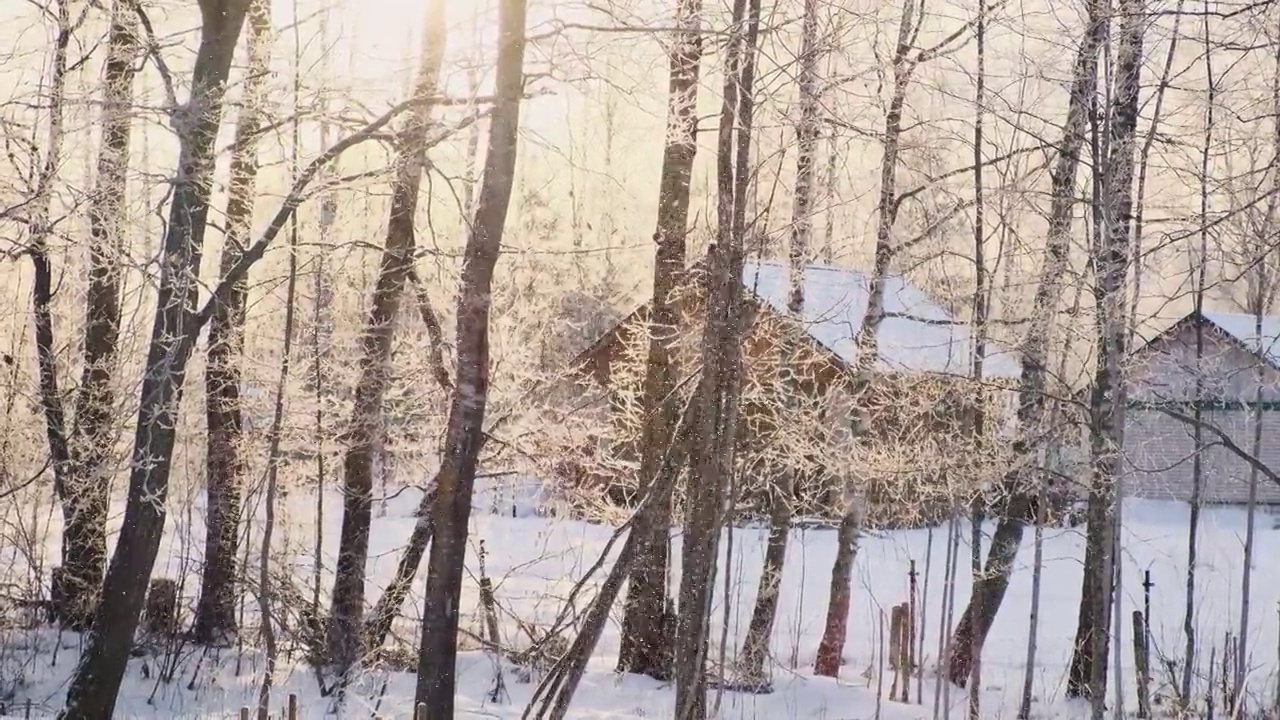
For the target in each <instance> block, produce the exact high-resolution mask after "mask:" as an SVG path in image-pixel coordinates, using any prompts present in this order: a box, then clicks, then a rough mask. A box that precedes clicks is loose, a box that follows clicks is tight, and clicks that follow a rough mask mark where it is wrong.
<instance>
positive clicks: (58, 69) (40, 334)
mask: <svg viewBox="0 0 1280 720" xmlns="http://www.w3.org/2000/svg"><path fill="white" fill-rule="evenodd" d="M57 20H58V35H57V38H56V39H55V40H54V44H53V58H52V64H53V68H52V70H51V77H50V78H49V90H48V97H49V135H48V145H47V147H46V148H45V156H44V159H43V162H41V167H40V172H39V175H38V176H37V178H36V187H35V190H34V192H33V193H32V197H31V199H30V203H31V217H30V218H29V219H28V221H27V231H28V235H29V236H30V240H29V244H28V246H27V247H28V252H29V253H30V255H31V264H32V266H33V270H34V278H33V283H32V289H31V306H32V307H31V310H32V316H33V325H34V331H35V346H36V364H37V372H38V374H39V378H40V405H41V409H42V410H43V411H44V419H45V436H46V437H47V438H48V442H49V460H50V464H51V465H52V469H53V487H54V492H55V493H56V494H57V496H58V498H59V499H60V500H61V501H62V503H63V508H64V510H63V512H64V514H65V513H66V512H67V508H69V507H70V508H74V506H75V504H76V503H74V502H73V499H74V497H73V496H74V494H75V493H74V492H73V489H72V488H70V487H68V485H69V482H68V475H69V474H70V472H71V456H70V451H69V450H68V447H67V428H66V425H67V423H66V412H65V408H64V404H63V402H62V393H61V391H60V390H59V389H58V357H57V350H56V348H55V343H54V329H53V310H52V305H53V268H52V266H51V265H50V263H49V248H48V244H49V237H50V236H51V235H52V234H53V228H52V227H50V223H49V212H50V203H51V202H52V192H53V183H54V180H56V179H57V174H58V170H59V168H61V167H62V143H63V136H64V131H63V120H64V118H63V108H64V105H65V103H66V86H67V48H68V47H69V46H70V44H71V36H72V34H73V32H74V29H73V26H72V21H71V16H70V11H69V9H68V3H67V2H65V1H62V2H58V3H57ZM6 358H7V356H6ZM72 512H73V513H74V510H72ZM64 542H65V539H64ZM67 551H68V548H66V547H65V546H64V548H63V552H64V555H65V553H66V552H67ZM77 569H78V570H80V571H81V572H84V569H83V568H77ZM71 570H72V569H71V568H68V569H67V570H66V571H60V572H59V580H58V585H59V586H60V587H59V588H58V595H60V596H72V593H78V595H79V597H84V596H85V595H86V594H87V593H88V590H87V589H85V588H78V589H77V590H72V591H71V592H68V593H64V592H63V586H69V585H71V584H72V583H71V582H70V580H69V579H68V580H66V581H64V580H62V576H63V575H64V574H66V573H67V572H69V571H71ZM68 589H69V588H68ZM93 589H94V590H97V589H98V588H97V586H96V585H95V586H94V588H93ZM63 606H64V609H70V608H71V607H72V606H71V605H70V604H69V603H68V602H64V603H63ZM71 612H72V613H73V614H79V612H82V611H76V610H72V611H71Z"/></svg>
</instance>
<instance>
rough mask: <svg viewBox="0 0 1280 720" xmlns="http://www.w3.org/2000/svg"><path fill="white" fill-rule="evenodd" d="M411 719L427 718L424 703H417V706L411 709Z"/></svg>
mask: <svg viewBox="0 0 1280 720" xmlns="http://www.w3.org/2000/svg"><path fill="white" fill-rule="evenodd" d="M413 720H427V704H426V703H418V708H417V709H416V710H414V711H413Z"/></svg>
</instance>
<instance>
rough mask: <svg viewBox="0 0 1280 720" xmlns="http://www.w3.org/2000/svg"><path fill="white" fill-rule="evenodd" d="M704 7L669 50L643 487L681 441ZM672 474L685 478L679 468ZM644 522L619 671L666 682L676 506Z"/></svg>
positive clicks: (696, 4)
mask: <svg viewBox="0 0 1280 720" xmlns="http://www.w3.org/2000/svg"><path fill="white" fill-rule="evenodd" d="M701 26H702V0H678V4H677V6H676V27H678V28H680V29H681V30H682V32H680V33H678V34H676V35H675V36H674V37H673V38H672V43H673V44H672V47H671V49H670V51H669V62H670V71H669V73H670V79H669V83H668V91H667V138H666V144H665V145H664V147H663V154H662V176H661V185H660V186H659V188H658V221H657V228H656V230H655V231H654V242H655V243H656V245H657V248H656V251H655V254H654V266H653V299H652V301H651V303H650V308H651V309H650V313H651V314H650V316H649V333H650V336H649V357H648V362H647V364H646V367H645V381H644V383H645V384H644V401H643V402H644V405H643V408H644V420H643V425H642V429H641V443H642V444H641V451H640V452H641V455H640V481H641V483H642V484H643V485H644V486H645V487H653V486H655V485H656V484H660V483H661V482H662V479H661V478H659V477H657V475H658V473H659V472H660V470H661V469H662V468H664V467H669V465H668V464H667V463H664V462H663V458H664V456H665V455H666V453H667V448H668V447H670V445H671V443H672V442H673V441H674V433H675V425H676V420H677V417H676V416H677V415H678V413H679V398H678V397H677V395H676V393H675V388H676V383H677V382H678V380H679V376H680V366H679V364H678V362H677V358H676V348H677V345H678V334H679V332H680V328H679V321H680V318H679V313H678V309H677V307H676V297H675V293H676V291H677V290H678V288H679V284H680V277H681V275H682V274H683V272H684V265H685V235H686V232H687V226H688V223H689V189H690V185H689V183H690V178H691V176H692V173H693V160H694V155H695V153H696V152H697V139H696V130H697V127H696V126H697V105H698V75H699V69H700V65H701V59H702V39H701V36H700V35H699V31H700V28H701ZM668 472H678V468H671V469H669V470H668ZM651 508H652V509H651V510H650V511H648V512H646V513H644V514H643V515H641V516H638V517H637V518H636V522H635V524H634V525H633V526H632V529H631V533H632V536H633V537H635V539H636V542H638V543H639V545H638V550H637V554H636V562H635V564H634V565H633V566H632V568H631V570H630V572H629V573H628V577H627V596H626V600H625V602H624V612H623V619H622V646H621V649H620V650H619V653H618V670H619V671H620V672H634V673H641V674H644V675H648V676H650V677H654V678H659V679H665V678H669V677H670V674H671V649H672V640H673V639H672V638H671V637H669V632H668V628H670V627H671V625H670V622H668V618H667V598H668V591H667V570H668V565H669V560H668V556H669V553H670V530H671V503H670V499H669V498H668V499H667V502H664V503H652V504H651Z"/></svg>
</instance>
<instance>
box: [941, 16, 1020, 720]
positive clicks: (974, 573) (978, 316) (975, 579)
mask: <svg viewBox="0 0 1280 720" xmlns="http://www.w3.org/2000/svg"><path fill="white" fill-rule="evenodd" d="M986 28H987V3H986V0H978V18H977V22H976V23H975V28H974V39H975V40H976V42H977V55H978V57H977V64H978V68H977V88H976V91H975V94H974V105H975V113H974V121H973V274H974V290H973V306H972V320H971V322H970V324H971V325H972V327H973V329H972V331H971V332H972V333H973V353H972V374H973V381H974V383H976V384H977V387H978V388H981V387H982V381H983V378H982V376H983V366H984V363H985V362H986V354H987V307H988V305H989V300H990V297H989V295H990V291H989V290H988V286H987V261H986V254H987V253H986V248H987V237H986V232H987V230H986V223H985V220H986V218H985V217H984V214H983V213H984V211H985V210H986V204H985V200H986V198H985V197H984V195H983V182H982V181H983V179H984V178H983V160H982V146H983V140H984V138H983V129H984V128H983V120H984V111H985V109H986V108H985V103H986V89H987V53H986V43H987V29H986ZM986 422H987V414H986V409H985V408H984V407H983V403H982V400H979V401H978V402H977V403H976V404H975V405H974V413H973V435H974V450H975V451H977V452H978V453H981V452H982V449H983V445H984V444H985V441H986V437H985V436H986ZM982 505H983V498H982V496H981V494H978V495H976V496H975V497H974V500H973V521H972V536H973V540H972V542H971V543H970V545H969V550H970V573H971V582H972V583H973V587H975V588H977V587H981V586H982V584H983V580H984V579H985V574H984V573H983V568H982V520H983V516H984V515H985V512H984V511H983V507H982ZM1021 530H1022V528H1021V526H1019V527H1018V533H1017V534H1016V536H1013V537H1007V538H999V539H1000V540H1003V541H1004V542H1005V543H1006V544H1007V546H1008V548H1009V549H1007V550H1003V554H1004V555H1005V556H1010V557H1009V560H1008V562H1010V563H1012V560H1013V558H1014V557H1017V554H1018V545H1020V544H1021V542H1022V532H1021ZM996 540H997V538H992V547H991V550H992V551H993V552H994V551H995V549H996V548H995V542H996ZM997 566H998V563H997ZM992 569H995V567H993V568H992ZM1007 587H1008V584H1007V583H1006V584H1005V588H1007ZM1005 588H1000V587H998V586H994V585H993V586H992V587H991V588H990V591H992V594H995V592H997V591H998V592H999V594H1000V595H1002V596H1003V594H1004V590H1005ZM969 604H970V607H971V608H972V610H973V614H974V616H975V618H977V619H978V620H981V619H983V618H986V617H989V616H988V615H987V613H984V612H983V608H984V607H985V606H986V604H987V598H986V597H985V596H984V594H983V593H974V595H973V597H972V599H971V600H970V603H969ZM960 623H961V625H963V624H964V617H963V616H961V618H960ZM990 628H991V625H990V623H982V622H977V623H975V624H974V627H971V628H970V631H969V642H968V643H966V644H965V645H964V649H965V653H964V654H965V655H967V658H968V661H969V680H970V683H969V718H970V720H979V717H980V710H981V697H982V695H981V693H982V643H983V641H984V640H986V636H987V631H988V630H990ZM957 634H959V633H957ZM953 647H955V646H953Z"/></svg>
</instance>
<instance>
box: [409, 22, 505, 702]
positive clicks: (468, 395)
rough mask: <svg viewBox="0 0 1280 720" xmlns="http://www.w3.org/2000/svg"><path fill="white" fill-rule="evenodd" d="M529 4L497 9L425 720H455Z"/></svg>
mask: <svg viewBox="0 0 1280 720" xmlns="http://www.w3.org/2000/svg"><path fill="white" fill-rule="evenodd" d="M526 10H527V7H526V0H502V2H501V3H500V5H499V12H498V36H499V44H498V58H497V68H496V71H495V78H494V85H495V89H496V92H495V94H496V98H495V102H494V109H493V114H492V116H491V118H490V124H489V141H488V150H487V152H486V154H485V165H484V176H483V178H482V180H481V185H480V194H479V196H478V197H477V198H476V207H475V217H474V221H473V222H472V224H471V233H470V236H469V237H468V238H467V245H466V249H465V251H464V255H463V265H462V280H461V288H460V290H459V294H458V307H457V318H458V319H457V331H456V336H457V358H458V360H457V364H458V368H457V373H456V381H455V386H454V392H453V399H452V402H451V403H450V407H449V420H448V425H447V429H446V436H445V448H444V457H443V459H442V463H441V465H442V467H441V472H440V482H439V486H438V488H437V491H436V498H435V504H434V508H433V513H432V515H433V520H434V521H435V525H436V527H435V535H434V538H433V540H432V543H431V551H430V556H429V559H428V561H427V592H426V595H425V598H424V601H423V612H422V640H421V643H420V645H419V651H418V653H419V654H418V682H417V689H416V693H415V699H414V702H415V703H418V704H419V705H421V704H423V703H425V704H426V707H427V711H426V718H427V720H445V719H446V718H448V719H451V718H453V716H454V712H453V707H454V689H455V687H456V681H457V679H456V668H455V664H456V659H457V654H458V613H459V609H460V606H461V600H462V575H463V570H464V567H465V564H466V552H467V530H468V527H467V524H468V522H469V521H470V518H471V495H472V491H473V489H474V486H475V476H476V466H477V464H478V462H479V454H480V447H481V445H482V444H483V443H484V431H483V427H484V415H485V407H486V405H487V403H488V393H489V311H490V306H491V288H492V285H493V271H494V266H495V265H496V264H497V261H498V252H499V249H500V248H501V244H502V234H503V229H504V227H505V225H506V221H507V210H508V208H509V206H510V203H511V190H512V185H513V184H514V183H515V169H516V150H517V132H518V130H519V127H520V99H521V95H522V94H523V89H524V50H525V16H526Z"/></svg>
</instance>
